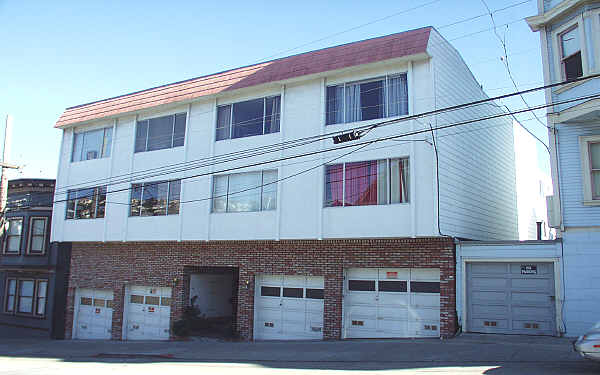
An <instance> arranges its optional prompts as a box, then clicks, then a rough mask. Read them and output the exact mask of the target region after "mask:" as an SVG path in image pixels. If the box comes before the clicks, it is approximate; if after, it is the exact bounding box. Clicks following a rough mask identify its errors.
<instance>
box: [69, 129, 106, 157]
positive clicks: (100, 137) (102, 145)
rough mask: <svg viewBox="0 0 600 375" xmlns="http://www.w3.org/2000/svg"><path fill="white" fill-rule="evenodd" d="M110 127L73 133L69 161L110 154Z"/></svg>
mask: <svg viewBox="0 0 600 375" xmlns="http://www.w3.org/2000/svg"><path fill="white" fill-rule="evenodd" d="M111 143H112V128H104V129H97V130H90V131H87V132H84V133H75V136H74V138H73V154H72V156H71V161H82V160H91V159H99V158H107V157H109V156H110V146H111Z"/></svg>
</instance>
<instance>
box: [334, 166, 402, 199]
mask: <svg viewBox="0 0 600 375" xmlns="http://www.w3.org/2000/svg"><path fill="white" fill-rule="evenodd" d="M408 178H409V168H408V159H407V158H403V159H384V160H371V161H361V162H356V163H344V164H332V165H328V166H326V168H325V207H334V206H367V205H380V204H389V203H407V202H408V201H409V190H408V181H409V180H408Z"/></svg>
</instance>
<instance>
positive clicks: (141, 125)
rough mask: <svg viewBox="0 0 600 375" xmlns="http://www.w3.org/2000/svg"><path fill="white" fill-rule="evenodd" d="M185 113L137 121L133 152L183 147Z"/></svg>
mask: <svg viewBox="0 0 600 375" xmlns="http://www.w3.org/2000/svg"><path fill="white" fill-rule="evenodd" d="M186 117H187V114H186V113H178V114H175V115H169V116H163V117H156V118H152V119H149V120H143V121H138V122H137V125H136V129H135V152H145V151H154V150H162V149H165V148H173V147H180V146H183V143H184V140H185V122H186Z"/></svg>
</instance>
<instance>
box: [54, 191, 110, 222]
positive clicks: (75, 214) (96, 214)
mask: <svg viewBox="0 0 600 375" xmlns="http://www.w3.org/2000/svg"><path fill="white" fill-rule="evenodd" d="M102 188H104V189H105V190H104V195H105V196H108V186H107V185H99V186H91V187H86V188H79V189H72V190H68V191H67V199H66V203H67V204H66V205H65V220H95V219H104V218H105V217H106V206H107V204H106V203H107V202H108V197H107V198H105V200H104V216H102V217H98V207H99V205H100V201H99V200H98V199H97V198H99V197H100V189H102ZM88 189H94V195H96V205H95V206H94V217H90V218H78V217H77V201H78V200H79V199H80V198H75V199H69V194H70V193H71V192H78V191H81V190H88ZM72 200H74V201H75V208H74V210H73V217H67V215H68V214H69V202H70V201H72Z"/></svg>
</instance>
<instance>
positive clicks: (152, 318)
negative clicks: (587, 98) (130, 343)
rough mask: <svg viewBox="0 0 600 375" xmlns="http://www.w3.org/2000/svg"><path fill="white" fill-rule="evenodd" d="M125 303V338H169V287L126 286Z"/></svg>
mask: <svg viewBox="0 0 600 375" xmlns="http://www.w3.org/2000/svg"><path fill="white" fill-rule="evenodd" d="M125 305H126V307H125V322H126V325H125V335H124V336H125V337H124V338H125V339H126V340H168V339H169V327H170V322H171V288H159V287H153V286H131V287H128V288H127V290H126V293H125Z"/></svg>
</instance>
